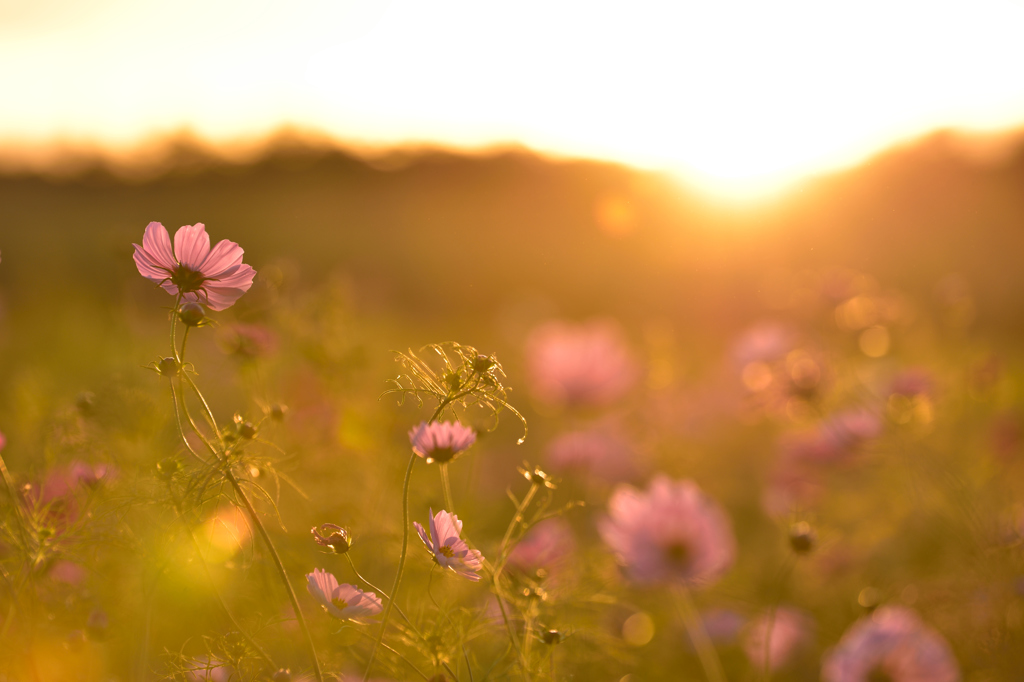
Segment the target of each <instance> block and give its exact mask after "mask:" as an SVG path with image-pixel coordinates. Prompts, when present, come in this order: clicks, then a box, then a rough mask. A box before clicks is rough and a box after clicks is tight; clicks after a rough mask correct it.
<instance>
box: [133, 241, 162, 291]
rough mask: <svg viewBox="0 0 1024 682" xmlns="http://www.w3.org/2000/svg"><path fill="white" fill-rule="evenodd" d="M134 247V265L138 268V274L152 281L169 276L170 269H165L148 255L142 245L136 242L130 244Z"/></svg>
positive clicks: (159, 280) (158, 280)
mask: <svg viewBox="0 0 1024 682" xmlns="http://www.w3.org/2000/svg"><path fill="white" fill-rule="evenodd" d="M132 246H134V247H135V255H134V256H133V257H134V258H135V267H137V268H138V269H139V274H140V275H142V276H143V277H145V278H146V279H148V280H150V281H152V282H161V281H163V280H165V279H167V278H168V277H169V276H170V274H171V273H170V271H168V270H167V268H165V267H164V266H163V265H161V264H160V262H159V261H157V260H156V259H155V258H153V256H152V255H150V254H149V253H148V252H147V251H146V250H145V249H144V248H143V247H141V246H139V245H138V244H132Z"/></svg>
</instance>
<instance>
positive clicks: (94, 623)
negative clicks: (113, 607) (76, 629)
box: [85, 609, 110, 641]
mask: <svg viewBox="0 0 1024 682" xmlns="http://www.w3.org/2000/svg"><path fill="white" fill-rule="evenodd" d="M109 629H110V619H109V618H107V614H106V613H104V612H103V611H100V610H99V609H97V610H95V611H93V612H92V613H90V614H89V618H88V620H86V621H85V632H86V634H87V635H89V639H91V640H94V641H102V640H104V639H106V638H107V631H108V630H109Z"/></svg>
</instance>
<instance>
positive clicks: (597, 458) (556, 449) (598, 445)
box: [547, 429, 636, 482]
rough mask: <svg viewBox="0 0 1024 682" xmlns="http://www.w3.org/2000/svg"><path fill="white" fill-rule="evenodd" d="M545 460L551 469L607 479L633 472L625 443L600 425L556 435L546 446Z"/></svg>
mask: <svg viewBox="0 0 1024 682" xmlns="http://www.w3.org/2000/svg"><path fill="white" fill-rule="evenodd" d="M547 461H548V464H549V465H550V468H551V470H552V471H555V472H559V473H563V472H571V471H583V472H586V473H589V474H592V475H594V476H596V477H597V478H600V479H602V480H605V481H609V482H616V481H623V480H626V479H629V478H632V477H633V476H634V475H636V467H635V466H634V464H633V451H632V449H631V448H630V446H629V444H628V443H627V442H626V441H625V440H624V439H623V438H621V437H620V436H618V435H617V434H615V433H612V432H609V431H607V430H604V429H585V430H582V431H570V432H569V433H564V434H562V435H561V436H558V437H557V438H556V439H555V440H553V441H551V444H550V445H548V447H547Z"/></svg>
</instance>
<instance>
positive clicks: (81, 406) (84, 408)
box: [75, 391, 96, 417]
mask: <svg viewBox="0 0 1024 682" xmlns="http://www.w3.org/2000/svg"><path fill="white" fill-rule="evenodd" d="M75 407H77V408H78V412H79V414H81V415H82V416H83V417H90V416H92V414H93V413H94V412H95V411H96V394H95V393H92V392H91V391H82V392H81V393H79V394H78V397H77V398H75Z"/></svg>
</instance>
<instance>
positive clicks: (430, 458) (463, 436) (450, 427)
mask: <svg viewBox="0 0 1024 682" xmlns="http://www.w3.org/2000/svg"><path fill="white" fill-rule="evenodd" d="M409 442H410V443H412V451H413V452H415V453H416V454H417V455H419V456H420V457H422V458H424V459H425V460H427V463H428V464H430V463H431V462H439V463H441V464H444V463H445V462H449V461H451V460H453V459H454V458H455V456H456V455H458V454H460V453H462V452H463V451H465V450H467V449H469V447H470V446H471V445H473V443H475V442H476V433H475V432H474V431H473V429H471V428H469V427H468V426H463V425H462V424H460V423H458V422H430V423H429V424H428V423H427V422H420V425H419V426H416V427H413V428H412V429H410V430H409Z"/></svg>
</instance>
